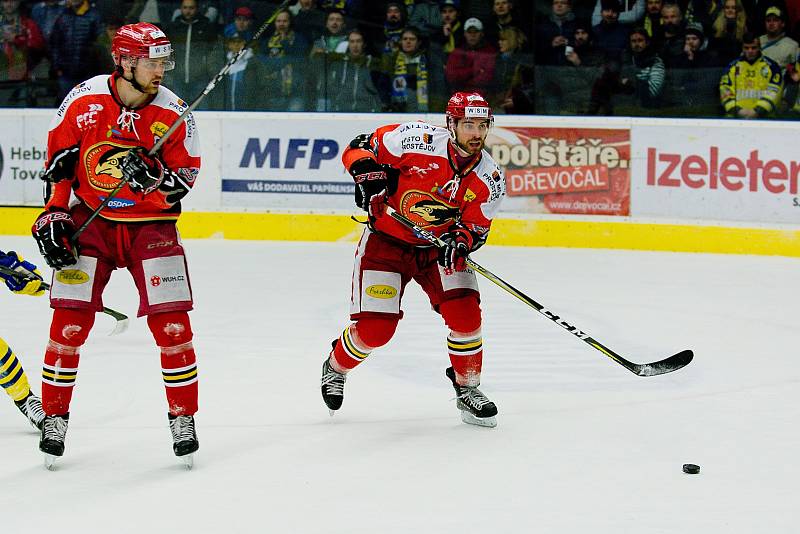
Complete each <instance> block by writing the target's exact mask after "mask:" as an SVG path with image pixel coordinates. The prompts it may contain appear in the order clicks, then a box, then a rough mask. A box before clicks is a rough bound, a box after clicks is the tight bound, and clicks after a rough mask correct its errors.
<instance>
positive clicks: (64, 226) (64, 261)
mask: <svg viewBox="0 0 800 534" xmlns="http://www.w3.org/2000/svg"><path fill="white" fill-rule="evenodd" d="M31 233H32V234H33V238H34V239H35V240H36V244H37V245H39V252H41V253H42V257H44V261H46V262H47V265H49V266H50V267H52V268H53V269H61V268H64V267H69V266H70V265H75V264H76V263H78V260H77V256H78V254H77V250H76V249H75V248H73V246H72V243H71V241H70V239H71V238H72V235H73V234H74V233H75V223H74V222H73V220H72V216H71V215H70V214H69V213H68V212H66V211H64V210H61V209H51V210H48V211H45V212H43V213H42V214H41V215H39V218H37V219H36V222H35V223H33V228H31Z"/></svg>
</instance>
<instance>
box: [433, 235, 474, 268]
mask: <svg viewBox="0 0 800 534" xmlns="http://www.w3.org/2000/svg"><path fill="white" fill-rule="evenodd" d="M440 239H441V240H442V241H444V245H443V246H441V247H439V265H441V266H442V267H444V269H445V271H446V272H448V273H450V272H453V271H463V270H464V269H466V268H467V254H469V253H470V251H471V250H472V244H473V242H474V238H473V236H472V232H470V231H469V230H467V229H466V228H464V227H463V226H461V225H455V226H452V227H451V228H450V230H449V231H448V232H447V233H445V234H442V236H441V237H440Z"/></svg>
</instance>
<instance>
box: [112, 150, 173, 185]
mask: <svg viewBox="0 0 800 534" xmlns="http://www.w3.org/2000/svg"><path fill="white" fill-rule="evenodd" d="M165 169H166V167H165V165H164V163H163V162H162V161H161V160H160V159H159V158H158V156H152V157H151V156H148V155H147V152H146V151H145V149H144V148H142V147H136V148H133V149H131V151H130V152H128V153H127V154H126V155H125V158H124V159H123V160H122V164H121V165H120V167H119V170H120V172H122V176H124V177H125V179H126V180H127V181H128V187H129V188H130V190H131V191H133V192H134V193H136V192H138V191H141V192H142V194H143V195H146V194H148V193H152V192H153V191H155V190H156V189H158V187H159V186H160V185H161V183H162V182H163V181H164V171H165Z"/></svg>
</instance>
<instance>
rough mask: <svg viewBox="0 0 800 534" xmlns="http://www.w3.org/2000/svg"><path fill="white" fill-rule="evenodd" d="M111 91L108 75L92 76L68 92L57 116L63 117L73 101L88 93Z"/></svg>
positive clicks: (108, 92)
mask: <svg viewBox="0 0 800 534" xmlns="http://www.w3.org/2000/svg"><path fill="white" fill-rule="evenodd" d="M110 94H111V91H110V90H109V89H108V75H107V74H102V75H100V76H95V77H94V78H90V79H88V80H86V81H85V82H81V83H79V84H78V85H76V86H75V87H73V88H72V90H71V91H70V92H69V93H67V96H66V97H65V98H64V101H63V102H61V105H60V106H59V107H58V111H57V112H56V116H58V117H61V118H63V117H64V115H65V114H66V113H67V110H68V109H69V107H70V105H72V103H73V102H75V101H76V100H78V99H79V98H82V97H84V96H88V95H110Z"/></svg>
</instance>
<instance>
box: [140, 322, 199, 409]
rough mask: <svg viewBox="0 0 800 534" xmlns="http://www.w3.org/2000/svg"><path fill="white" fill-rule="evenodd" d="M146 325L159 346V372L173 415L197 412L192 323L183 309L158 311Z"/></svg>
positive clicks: (195, 360) (195, 363) (195, 361)
mask: <svg viewBox="0 0 800 534" xmlns="http://www.w3.org/2000/svg"><path fill="white" fill-rule="evenodd" d="M147 326H149V327H150V331H151V332H152V333H153V337H154V338H155V340H156V343H157V344H158V347H159V348H160V349H161V375H162V377H163V379H164V388H165V389H166V393H167V405H168V406H169V413H171V414H172V415H194V414H195V413H196V412H197V358H196V357H195V354H194V347H193V346H192V327H191V324H190V323H189V315H188V314H187V313H186V312H166V313H157V314H153V315H150V316H148V317H147Z"/></svg>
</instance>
